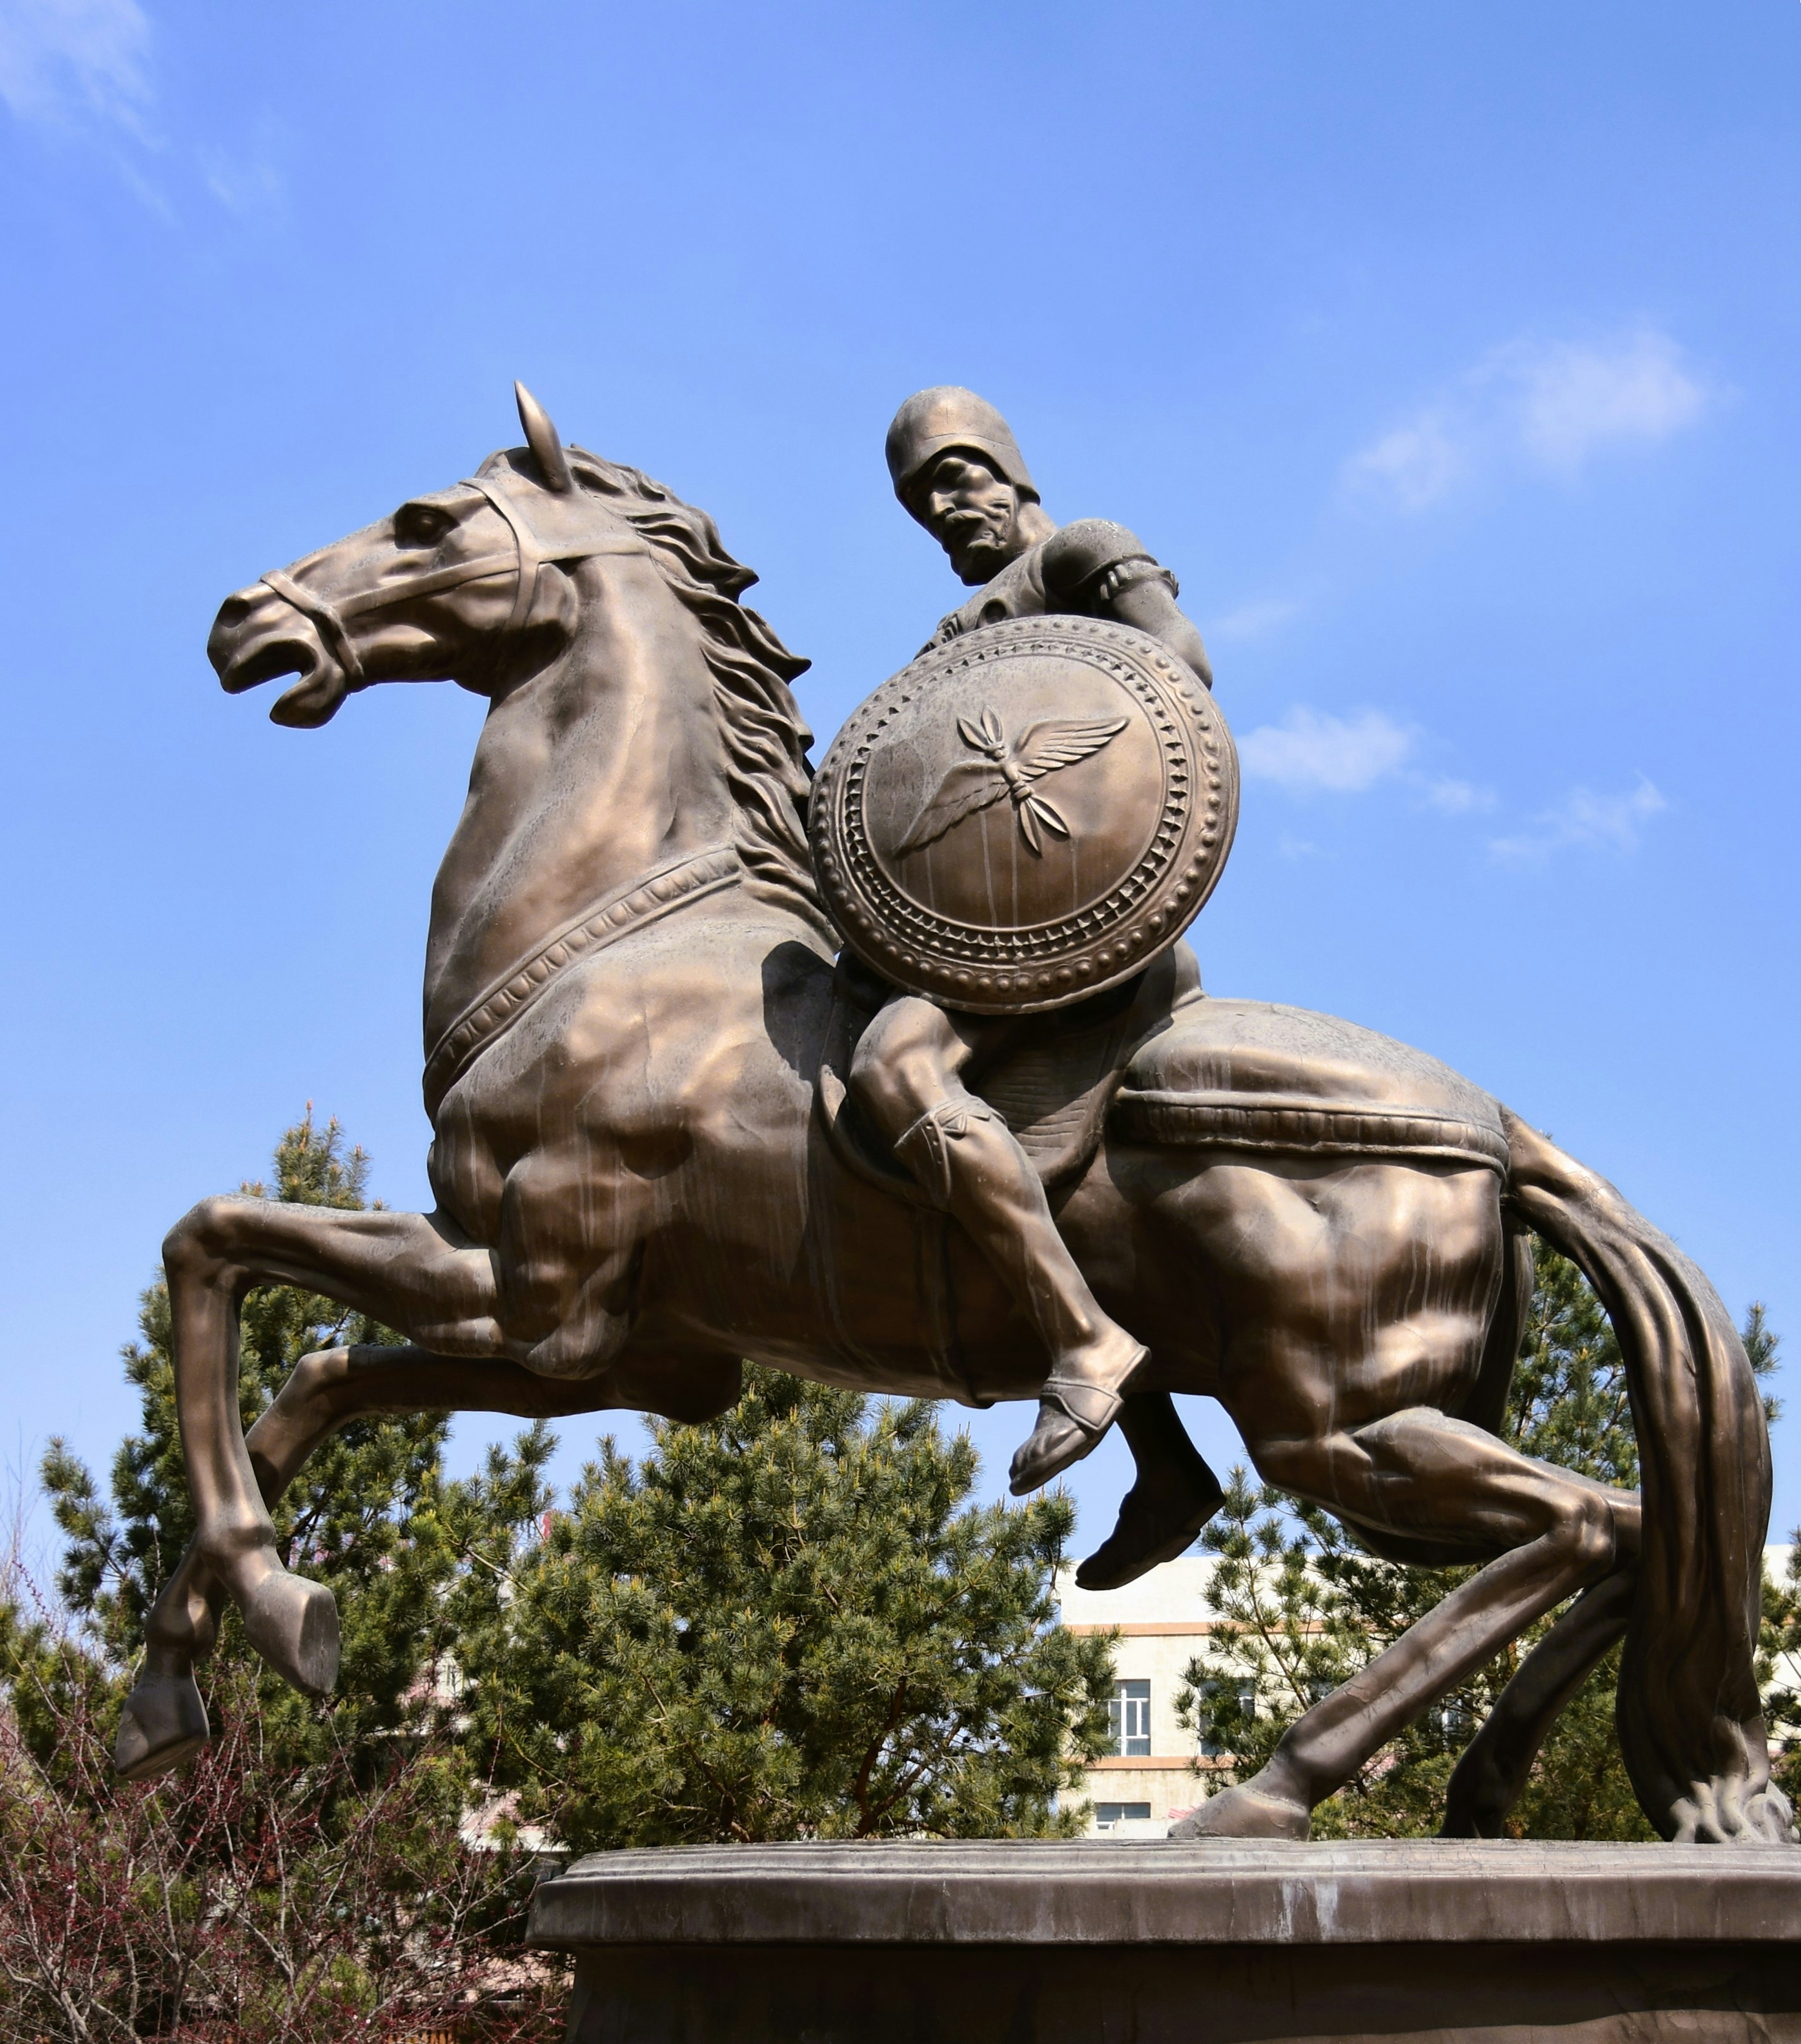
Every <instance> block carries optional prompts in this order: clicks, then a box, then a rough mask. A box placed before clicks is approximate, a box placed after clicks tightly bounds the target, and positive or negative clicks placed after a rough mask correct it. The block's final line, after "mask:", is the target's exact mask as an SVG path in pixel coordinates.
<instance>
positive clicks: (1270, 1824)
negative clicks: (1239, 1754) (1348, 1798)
mask: <svg viewBox="0 0 1801 2044" xmlns="http://www.w3.org/2000/svg"><path fill="white" fill-rule="evenodd" d="M1265 1771H1266V1772H1267V1769H1266V1770H1265ZM1263 1780H1264V1776H1263V1775H1262V1774H1254V1775H1253V1776H1252V1777H1251V1779H1250V1780H1249V1781H1241V1782H1240V1783H1239V1785H1238V1786H1237V1788H1222V1789H1221V1791H1220V1792H1219V1793H1218V1795H1217V1796H1208V1798H1207V1800H1206V1801H1205V1802H1204V1803H1203V1804H1202V1805H1201V1807H1200V1808H1199V1809H1198V1810H1192V1811H1191V1812H1189V1814H1188V1815H1187V1816H1186V1817H1184V1818H1183V1819H1182V1821H1181V1822H1180V1823H1178V1824H1172V1825H1171V1826H1170V1827H1169V1835H1170V1836H1171V1837H1172V1838H1306V1837H1308V1836H1309V1835H1310V1834H1311V1832H1312V1831H1313V1816H1312V1813H1311V1812H1310V1811H1309V1810H1308V1808H1307V1806H1306V1804H1305V1803H1303V1802H1300V1801H1298V1800H1294V1799H1292V1798H1291V1797H1290V1796H1287V1795H1286V1794H1283V1792H1280V1790H1274V1789H1265V1788H1260V1786H1259V1784H1260V1783H1261V1782H1262V1781H1263Z"/></svg>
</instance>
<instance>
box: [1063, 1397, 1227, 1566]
mask: <svg viewBox="0 0 1801 2044" xmlns="http://www.w3.org/2000/svg"><path fill="white" fill-rule="evenodd" d="M1119 1431H1121V1433H1122V1434H1123V1435H1125V1436H1126V1444H1127V1446H1128V1447H1130V1449H1131V1450H1132V1459H1133V1463H1134V1464H1135V1465H1136V1466H1137V1479H1136V1481H1134V1482H1133V1485H1132V1488H1131V1489H1129V1491H1127V1493H1126V1495H1125V1496H1124V1498H1122V1500H1121V1501H1120V1506H1119V1519H1118V1523H1117V1524H1116V1525H1115V1526H1114V1529H1113V1531H1112V1532H1111V1533H1110V1534H1109V1535H1107V1537H1106V1539H1105V1540H1104V1541H1103V1543H1101V1545H1100V1546H1099V1547H1098V1548H1096V1550H1095V1552H1094V1553H1093V1554H1091V1555H1090V1556H1089V1557H1088V1558H1087V1561H1085V1562H1083V1564H1082V1566H1081V1567H1080V1568H1079V1569H1077V1570H1076V1587H1077V1588H1078V1589H1084V1590H1117V1589H1123V1588H1124V1586H1125V1585H1126V1584H1127V1583H1131V1582H1136V1581H1137V1579H1138V1578H1139V1577H1141V1576H1142V1575H1148V1574H1149V1572H1150V1571H1151V1570H1152V1569H1154V1568H1156V1566H1157V1565H1158V1564H1159V1563H1160V1562H1169V1561H1173V1560H1174V1559H1175V1558H1176V1556H1177V1555H1178V1554H1183V1553H1184V1552H1185V1551H1186V1550H1187V1549H1188V1548H1189V1547H1191V1546H1193V1545H1194V1543H1195V1536H1196V1535H1198V1534H1199V1531H1200V1530H1201V1528H1202V1527H1203V1526H1205V1525H1206V1523H1207V1521H1208V1520H1210V1518H1212V1516H1213V1515H1214V1513H1215V1512H1217V1511H1218V1509H1219V1508H1220V1506H1221V1505H1222V1504H1224V1503H1225V1501H1226V1493H1225V1492H1224V1491H1223V1490H1222V1489H1221V1488H1220V1482H1219V1478H1218V1477H1216V1476H1215V1475H1214V1473H1213V1471H1212V1470H1210V1469H1209V1468H1208V1467H1207V1465H1206V1462H1205V1460H1204V1459H1203V1457H1202V1455H1201V1454H1200V1451H1199V1449H1197V1448H1196V1447H1195V1444H1194V1443H1193V1442H1192V1441H1191V1440H1190V1439H1189V1438H1188V1435H1187V1429H1186V1428H1185V1427H1183V1424H1182V1421H1181V1418H1180V1415H1179V1414H1178V1413H1177V1412H1176V1401H1175V1400H1173V1399H1172V1397H1170V1396H1169V1394H1168V1392H1166V1391H1139V1392H1134V1393H1133V1395H1132V1396H1131V1397H1129V1398H1128V1399H1127V1400H1126V1403H1125V1404H1124V1405H1122V1407H1121V1408H1120V1412H1119Z"/></svg>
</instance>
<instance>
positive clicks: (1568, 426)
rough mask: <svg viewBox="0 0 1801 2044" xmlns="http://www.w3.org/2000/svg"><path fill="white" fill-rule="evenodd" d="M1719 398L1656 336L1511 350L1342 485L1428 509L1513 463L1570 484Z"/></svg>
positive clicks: (1366, 458)
mask: <svg viewBox="0 0 1801 2044" xmlns="http://www.w3.org/2000/svg"><path fill="white" fill-rule="evenodd" d="M1713 401H1714V393H1713V392H1712V391H1711V390H1710V389H1709V387H1708V386H1707V383H1706V382H1704V380H1703V378H1701V377H1700V376H1699V375H1697V374H1696V373H1695V371H1694V370H1693V369H1692V368H1691V367H1689V366H1688V363H1687V357H1686V356H1685V355H1684V353H1683V351H1682V349H1681V348H1680V347H1679V346H1678V345H1677V344H1676V342H1675V341H1674V340H1672V339H1671V338H1670V336H1668V334H1665V333H1660V332H1657V330H1656V329H1655V328H1651V327H1640V328H1636V329H1634V331H1633V332H1630V333H1627V334H1626V335H1624V336H1621V337H1620V338H1619V339H1618V340H1613V341H1611V342H1604V343H1603V342H1573V341H1555V342H1541V341H1514V342H1511V343H1510V344H1508V345H1507V346H1506V347H1503V348H1493V349H1491V350H1490V352H1488V353H1487V355H1484V357H1483V359H1481V360H1480V362H1478V363H1476V365H1475V367H1473V368H1472V369H1470V370H1468V371H1466V372H1465V373H1464V375H1462V376H1461V377H1460V378H1458V379H1457V382H1455V383H1454V384H1453V386H1451V388H1450V389H1449V390H1448V391H1446V392H1445V393H1443V394H1441V395H1439V396H1438V397H1437V398H1433V399H1432V400H1431V401H1430V403H1427V404H1426V405H1422V406H1421V408H1420V409H1418V411H1417V412H1415V413H1414V415H1413V416H1412V417H1410V418H1409V419H1407V420H1404V421H1403V422H1402V423H1401V424H1400V425H1397V426H1395V427H1394V428H1391V430H1390V431H1389V432H1386V433H1384V434H1383V436H1381V438H1380V439H1379V440H1376V441H1374V442H1372V444H1371V445H1369V446H1368V447H1367V448H1363V449H1361V450H1360V451H1359V452H1358V453H1357V454H1354V455H1352V456H1351V458H1350V459H1349V461H1348V462H1346V463H1345V470H1344V480H1345V484H1346V486H1347V487H1348V488H1349V490H1351V491H1352V493H1353V494H1354V495H1357V496H1359V497H1361V498H1373V499H1375V500H1376V501H1382V502H1387V503H1389V504H1392V505H1396V506H1398V507H1399V509H1402V510H1403V511H1422V510H1424V509H1426V507H1427V506H1428V505H1432V504H1436V503H1437V502H1438V501H1440V499H1441V498H1445V497H1446V496H1448V495H1449V494H1450V493H1451V492H1452V491H1453V490H1454V489H1455V488H1456V487H1457V485H1458V484H1459V483H1460V482H1464V481H1465V480H1467V479H1469V478H1473V477H1475V476H1476V475H1478V474H1481V473H1483V472H1484V471H1493V470H1495V469H1498V468H1501V467H1506V466H1507V465H1508V464H1510V463H1525V464H1526V466H1527V467H1532V468H1536V469H1538V470H1540V471H1548V472H1549V473H1551V474H1556V475H1560V476H1562V477H1564V478H1568V477H1572V476H1573V475H1575V474H1577V473H1578V472H1579V471H1580V470H1581V468H1582V467H1584V464H1585V463H1587V461H1588V460H1589V459H1590V458H1591V456H1593V455H1596V454H1598V453H1600V452H1603V451H1606V450H1607V449H1610V448H1622V447H1626V446H1630V445H1634V444H1637V445H1639V446H1652V445H1654V444H1657V442H1658V441H1660V440H1668V438H1669V437H1670V436H1672V434H1674V433H1679V432H1683V431H1684V430H1685V429H1686V428H1688V427H1690V426H1692V425H1695V423H1696V422H1697V421H1699V420H1700V419H1701V418H1702V417H1703V415H1704V414H1705V413H1706V412H1707V409H1708V407H1709V405H1711V403H1712V402H1713Z"/></svg>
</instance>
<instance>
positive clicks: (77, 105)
mask: <svg viewBox="0 0 1801 2044" xmlns="http://www.w3.org/2000/svg"><path fill="white" fill-rule="evenodd" d="M149 48H150V23H149V20H148V17H146V15H145V14H144V10H143V9H142V8H141V7H140V6H138V5H137V0H0V100H4V101H5V102H6V105H7V106H8V107H9V108H10V109H11V111H12V112H13V113H14V114H16V115H17V117H18V118H19V119H20V120H21V121H38V122H40V123H44V124H45V125H50V126H61V125H66V124H67V122H68V121H70V120H71V117H73V116H76V115H79V114H82V113H87V114H91V115H97V116H98V117H100V118H101V119H102V120H105V121H112V122H114V123H116V124H117V125H118V126H120V127H122V128H125V129H128V130H129V132H130V133H132V134H133V135H135V136H138V137H139V138H140V140H141V139H143V136H144V129H143V123H142V119H141V110H142V109H144V107H145V106H148V104H149V101H150V81H149V78H148V74H147V72H146V71H145V68H144V66H145V60H146V59H147V57H148V54H149Z"/></svg>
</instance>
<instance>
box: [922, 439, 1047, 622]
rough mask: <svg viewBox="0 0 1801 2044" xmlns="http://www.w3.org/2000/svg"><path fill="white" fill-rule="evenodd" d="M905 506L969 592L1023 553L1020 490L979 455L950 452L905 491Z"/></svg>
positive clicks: (939, 458) (958, 451) (957, 450)
mask: <svg viewBox="0 0 1801 2044" xmlns="http://www.w3.org/2000/svg"><path fill="white" fill-rule="evenodd" d="M907 505H908V508H909V509H910V510H911V511H912V513H913V515H914V517H916V518H917V519H918V521H919V522H920V524H922V525H923V526H924V527H925V528H926V530H927V531H928V532H929V533H930V534H931V535H932V536H933V539H935V540H937V542H938V544H939V545H940V546H941V547H942V548H944V550H945V552H946V553H947V554H949V555H950V560H951V567H952V568H953V569H954V570H955V571H956V575H957V578H958V579H959V580H960V582H965V583H967V584H968V585H969V586H971V587H972V588H973V587H975V586H976V585H977V584H979V583H981V582H988V581H991V580H992V578H994V577H995V575H996V574H999V572H1000V571H1001V570H1002V568H1003V567H1006V564H1007V563H1008V562H1009V561H1010V560H1012V559H1014V556H1015V555H1018V554H1020V553H1022V552H1023V551H1025V544H1026V543H1025V540H1024V538H1023V536H1022V534H1021V532H1020V530H1019V508H1020V498H1019V492H1018V490H1016V489H1014V486H1013V485H1012V484H1011V483H1010V482H1006V480H1005V479H1004V478H1002V477H1000V476H998V475H996V474H995V471H993V470H992V469H991V468H990V467H989V466H988V465H987V463H986V462H985V461H983V459H981V457H980V456H979V455H976V454H971V453H967V452H965V451H963V450H962V449H960V448H951V449H949V451H946V452H945V453H944V454H941V455H939V457H938V459H937V460H936V461H935V462H934V463H933V464H932V466H931V467H929V469H928V470H927V471H926V473H925V474H924V475H922V477H921V478H919V480H918V482H915V483H914V486H913V487H912V488H911V489H910V490H909V491H908V492H907Z"/></svg>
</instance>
